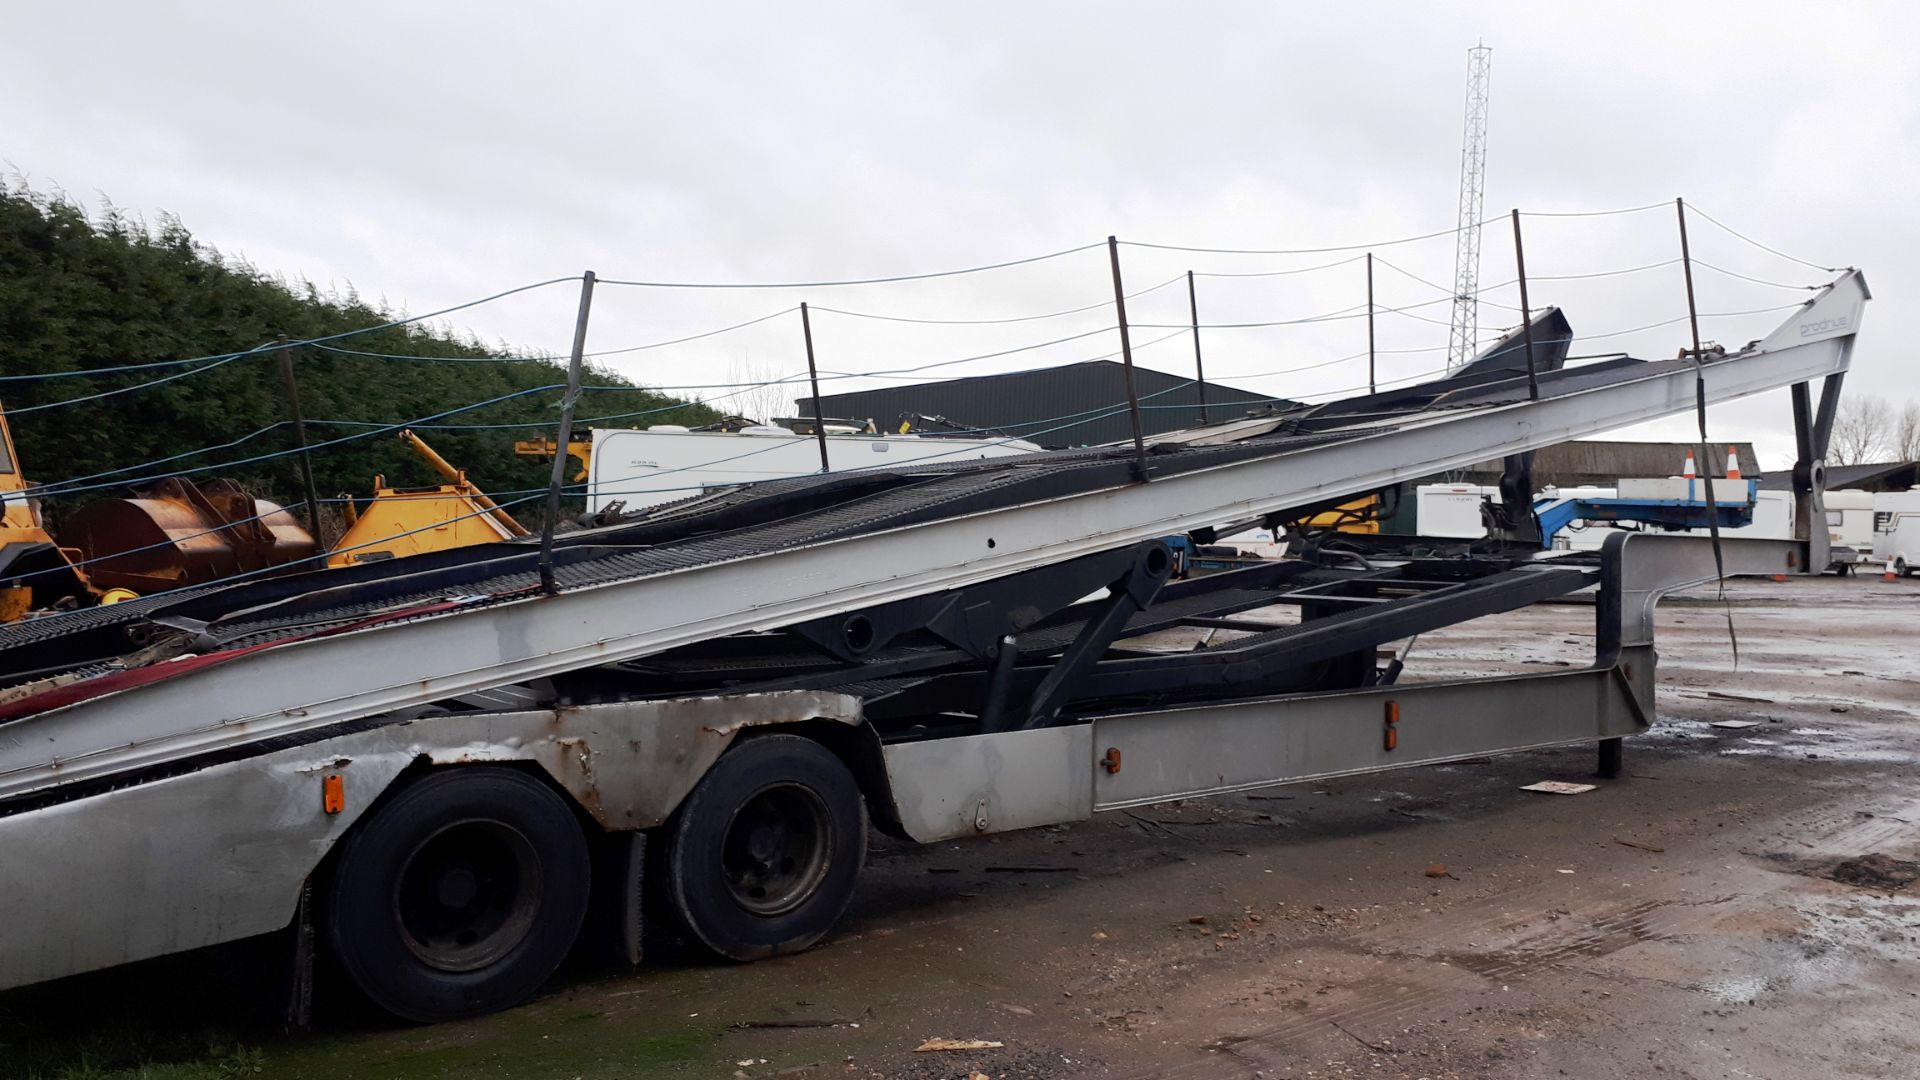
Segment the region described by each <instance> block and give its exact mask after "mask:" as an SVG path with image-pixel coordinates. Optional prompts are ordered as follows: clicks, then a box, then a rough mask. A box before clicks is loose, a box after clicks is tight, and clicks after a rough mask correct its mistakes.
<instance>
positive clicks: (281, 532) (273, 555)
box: [61, 477, 318, 593]
mask: <svg viewBox="0 0 1920 1080" xmlns="http://www.w3.org/2000/svg"><path fill="white" fill-rule="evenodd" d="M61 535H62V537H63V538H64V539H66V541H67V542H68V543H70V544H72V545H73V546H75V547H77V548H79V549H80V551H81V553H82V555H83V557H84V560H85V562H86V569H87V575H88V577H89V578H90V579H91V580H92V582H93V584H94V585H95V587H96V588H101V589H114V588H119V589H131V590H133V591H135V592H138V593H152V592H161V591H164V590H166V589H176V588H179V587H181V586H183V585H200V584H204V583H206V582H209V581H218V580H220V579H221V578H226V577H232V576H233V575H235V574H242V573H248V572H252V571H258V570H265V569H268V568H271V567H275V566H283V565H285V564H287V563H292V562H297V561H299V560H302V559H307V558H310V557H312V556H313V555H314V554H315V553H316V552H317V551H318V545H316V544H315V543H314V540H313V537H312V536H311V535H309V534H308V533H307V530H305V529H303V528H301V527H300V523H299V522H298V521H296V520H295V519H294V516H293V514H292V513H290V512H288V511H287V510H286V509H284V508H282V507H281V506H280V504H278V503H275V502H269V501H268V500H266V499H256V498H254V497H253V496H252V495H250V494H248V493H247V491H246V490H245V489H243V488H242V487H241V486H240V485H238V484H236V483H234V482H232V481H230V480H212V481H208V482H207V484H206V485H205V486H204V487H202V486H200V485H197V484H195V483H194V482H193V481H191V480H187V479H185V478H184V477H169V478H167V479H165V480H161V481H159V482H158V483H155V484H152V485H149V486H147V487H144V488H141V489H137V492H136V497H134V498H131V499H106V500H103V501H101V502H97V503H93V504H92V505H89V506H87V507H84V508H82V509H81V510H79V511H77V512H76V513H74V514H72V515H71V516H69V517H68V518H67V520H66V522H65V523H64V524H63V526H62V528H61Z"/></svg>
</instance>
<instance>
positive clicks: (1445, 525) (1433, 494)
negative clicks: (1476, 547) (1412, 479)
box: [1414, 484, 1500, 540]
mask: <svg viewBox="0 0 1920 1080" xmlns="http://www.w3.org/2000/svg"><path fill="white" fill-rule="evenodd" d="M1499 497H1500V489H1499V488H1497V487H1489V486H1487V485H1485V484H1421V485H1420V486H1419V487H1416V488H1414V528H1415V529H1416V530H1418V531H1419V533H1420V535H1421V536H1444V537H1451V538H1454V539H1459V540H1471V539H1473V538H1475V537H1480V536H1485V535H1487V526H1486V522H1484V521H1483V520H1481V517H1480V504H1481V503H1482V502H1483V501H1485V500H1486V499H1497V498H1499Z"/></svg>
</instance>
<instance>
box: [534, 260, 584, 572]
mask: <svg viewBox="0 0 1920 1080" xmlns="http://www.w3.org/2000/svg"><path fill="white" fill-rule="evenodd" d="M593 281H594V278H593V271H591V270H588V271H586V272H585V273H583V274H581V275H580V313H579V314H578V315H577V316H576V317H575V318H574V322H573V355H572V356H571V357H570V358H569V359H568V360H567V393H566V396H565V397H563V398H561V399H560V438H559V440H558V442H557V443H556V444H555V446H556V449H555V450H554V452H553V474H552V475H551V476H549V477H548V478H547V514H546V520H545V521H544V522H542V523H541V525H540V591H542V592H544V593H546V594H547V595H548V596H552V595H554V594H556V593H558V592H559V591H560V587H559V586H558V585H557V584H555V582H554V578H553V527H554V524H555V523H556V522H558V521H559V520H560V488H561V486H562V485H563V484H564V483H565V481H566V479H567V447H569V446H571V445H573V406H574V403H575V402H577V401H578V400H579V399H580V365H581V361H582V360H583V359H584V357H585V355H586V351H587V315H588V313H589V312H590V311H591V310H592V309H593Z"/></svg>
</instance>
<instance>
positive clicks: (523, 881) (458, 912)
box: [393, 820, 541, 971]
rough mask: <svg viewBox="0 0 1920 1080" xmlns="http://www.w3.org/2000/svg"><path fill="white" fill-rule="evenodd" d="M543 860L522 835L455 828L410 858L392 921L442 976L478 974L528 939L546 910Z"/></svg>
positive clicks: (470, 825)
mask: <svg viewBox="0 0 1920 1080" xmlns="http://www.w3.org/2000/svg"><path fill="white" fill-rule="evenodd" d="M539 871H540V859H539V856H538V855H537V854H535V852H534V850H533V845H532V844H531V843H529V842H528V841H527V838H526V837H525V836H523V835H522V834H521V833H520V831H519V830H518V829H514V828H511V827H509V826H507V825H505V824H503V823H501V822H498V821H485V820H471V821H461V822H455V823H454V824H452V825H448V826H446V827H445V828H442V829H441V830H439V831H438V832H436V833H434V834H433V835H432V836H429V837H427V838H426V839H425V840H423V841H421V843H420V845H419V846H418V847H415V848H414V849H413V852H412V853H411V854H410V855H408V856H407V861H406V863H405V864H404V865H403V866H402V867H401V869H400V876H399V880H398V882H397V884H396V885H395V887H394V891H393V916H394V920H395V921H396V922H397V923H398V924H399V926H400V936H401V938H402V940H404V941H405V942H406V945H407V948H408V949H409V950H411V951H412V952H413V954H414V955H415V956H417V957H419V958H420V959H421V960H422V961H424V962H425V963H427V964H428V965H429V966H431V967H435V968H438V969H440V970H442V971H474V970H477V969H479V968H483V967H486V966H487V965H488V964H491V963H494V962H495V961H497V960H499V959H500V958H501V957H502V956H505V955H506V954H507V953H509V952H511V951H512V950H513V948H514V946H516V945H518V944H520V942H521V941H523V940H525V938H526V936H527V933H528V932H529V931H530V930H532V929H533V921H534V918H535V916H536V915H538V913H539V910H540V895H541V880H540V872H539Z"/></svg>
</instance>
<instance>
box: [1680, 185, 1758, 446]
mask: <svg viewBox="0 0 1920 1080" xmlns="http://www.w3.org/2000/svg"><path fill="white" fill-rule="evenodd" d="M1673 208H1674V210H1676V211H1677V212H1678V213H1679V214H1680V269H1681V270H1682V271H1683V272H1684V273H1685V274H1686V277H1687V322H1688V323H1689V324H1690V325H1691V326H1692V328H1693V356H1694V359H1695V360H1699V359H1702V357H1701V355H1700V310H1699V309H1698V308H1696V307H1694V304H1693V253H1692V252H1691V251H1689V250H1688V249H1687V200H1685V199H1675V200H1673ZM1700 467H1701V468H1703V469H1705V468H1707V467H1708V465H1707V463H1706V462H1704V461H1702V462H1701V463H1700ZM1757 467H1758V466H1756V468H1757Z"/></svg>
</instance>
